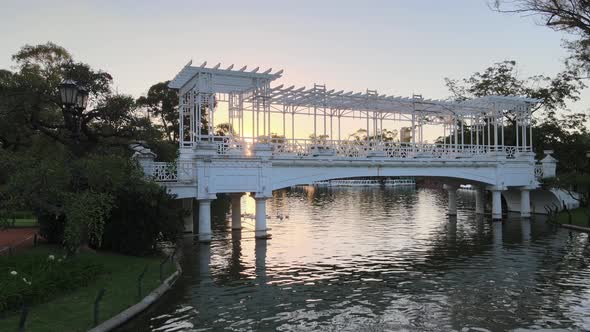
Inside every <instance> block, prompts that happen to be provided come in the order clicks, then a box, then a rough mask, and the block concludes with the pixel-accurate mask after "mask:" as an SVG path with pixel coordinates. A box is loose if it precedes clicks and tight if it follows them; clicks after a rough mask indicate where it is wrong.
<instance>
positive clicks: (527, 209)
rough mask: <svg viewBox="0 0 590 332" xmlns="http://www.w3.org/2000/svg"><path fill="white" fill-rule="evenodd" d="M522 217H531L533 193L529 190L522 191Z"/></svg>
mask: <svg viewBox="0 0 590 332" xmlns="http://www.w3.org/2000/svg"><path fill="white" fill-rule="evenodd" d="M520 216H521V217H522V218H528V217H530V216H531V191H530V189H528V188H522V189H520Z"/></svg>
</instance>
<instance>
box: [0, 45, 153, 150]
mask: <svg viewBox="0 0 590 332" xmlns="http://www.w3.org/2000/svg"><path fill="white" fill-rule="evenodd" d="M12 58H13V60H14V61H15V62H16V65H17V69H18V70H17V71H16V72H14V73H10V72H7V71H3V72H2V74H1V75H0V76H1V78H0V123H9V124H11V125H15V127H17V128H18V129H16V130H20V129H24V130H23V132H24V133H25V135H27V136H26V137H23V136H22V135H20V136H19V135H15V134H14V131H13V132H12V133H11V134H9V135H7V137H4V138H2V139H0V140H1V141H2V142H3V143H2V147H4V148H7V147H14V145H15V144H16V143H17V142H21V141H23V140H28V139H30V137H31V136H33V135H35V134H42V135H45V136H47V137H49V138H51V139H53V140H55V141H56V142H58V143H60V144H62V145H64V146H65V147H67V148H68V150H69V151H70V152H71V153H72V156H73V157H74V158H79V157H81V156H82V155H83V154H84V153H88V152H90V151H92V150H94V149H95V148H97V147H98V145H99V144H114V145H117V144H119V145H122V144H123V145H124V144H126V143H127V142H128V140H129V139H130V138H132V137H133V136H134V134H135V132H136V131H137V130H139V129H140V128H141V127H142V126H141V122H140V121H139V119H138V118H137V117H135V116H134V100H133V98H131V97H130V96H125V95H120V94H117V93H115V92H113V90H112V88H111V84H112V77H111V75H110V74H108V73H106V72H103V71H100V70H93V69H92V68H90V66H88V65H87V64H84V63H81V62H74V60H73V59H72V57H71V55H70V54H69V53H68V52H67V51H66V50H65V49H63V48H62V47H60V46H57V45H55V44H53V43H47V44H43V45H36V46H30V45H27V46H25V47H23V48H22V49H21V50H20V51H19V52H17V53H16V54H15V55H14V56H13V57H12ZM66 79H72V80H74V81H76V82H78V84H79V85H81V86H83V87H84V88H86V89H87V90H88V91H89V94H90V96H89V107H88V109H86V110H82V111H81V110H76V109H74V108H71V109H62V108H61V107H60V101H59V96H58V86H59V84H61V82H63V81H64V80H66ZM76 118H78V119H79V121H76Z"/></svg>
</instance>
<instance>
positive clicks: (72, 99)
mask: <svg viewBox="0 0 590 332" xmlns="http://www.w3.org/2000/svg"><path fill="white" fill-rule="evenodd" d="M59 97H60V101H61V104H62V105H63V106H64V107H71V106H74V105H76V102H77V98H78V85H77V84H76V82H75V81H73V80H65V81H64V82H63V83H62V84H60V85H59Z"/></svg>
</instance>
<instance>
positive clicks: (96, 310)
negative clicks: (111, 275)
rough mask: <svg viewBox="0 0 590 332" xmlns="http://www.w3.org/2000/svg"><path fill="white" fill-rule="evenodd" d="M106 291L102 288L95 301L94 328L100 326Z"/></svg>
mask: <svg viewBox="0 0 590 332" xmlns="http://www.w3.org/2000/svg"><path fill="white" fill-rule="evenodd" d="M106 291H107V290H106V289H104V288H102V289H101V290H100V291H99V292H98V295H97V296H96V299H95V300H94V325H93V326H97V325H98V318H99V309H100V308H99V307H100V301H102V298H103V296H104V293H105V292H106Z"/></svg>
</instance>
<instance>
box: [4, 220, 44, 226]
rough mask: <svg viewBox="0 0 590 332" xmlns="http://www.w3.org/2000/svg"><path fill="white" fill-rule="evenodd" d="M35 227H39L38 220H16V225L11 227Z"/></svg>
mask: <svg viewBox="0 0 590 332" xmlns="http://www.w3.org/2000/svg"><path fill="white" fill-rule="evenodd" d="M34 226H39V223H37V219H34V218H31V219H14V224H12V225H11V226H10V227H34Z"/></svg>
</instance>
